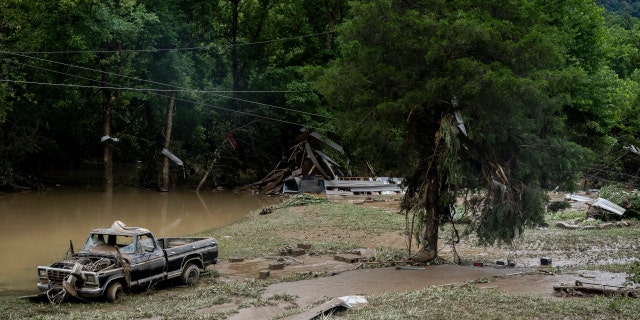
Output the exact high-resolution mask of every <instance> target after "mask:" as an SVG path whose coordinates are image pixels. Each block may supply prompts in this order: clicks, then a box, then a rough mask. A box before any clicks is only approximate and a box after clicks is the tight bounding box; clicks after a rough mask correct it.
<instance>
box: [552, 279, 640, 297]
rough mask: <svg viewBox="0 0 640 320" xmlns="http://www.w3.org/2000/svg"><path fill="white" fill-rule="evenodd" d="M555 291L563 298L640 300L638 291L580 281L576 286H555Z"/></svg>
mask: <svg viewBox="0 0 640 320" xmlns="http://www.w3.org/2000/svg"><path fill="white" fill-rule="evenodd" d="M553 291H554V293H555V294H556V295H559V296H562V297H591V296H597V295H603V296H624V297H629V298H638V296H639V295H638V291H637V289H629V288H625V287H619V286H612V285H605V284H598V283H586V282H581V281H579V280H578V281H576V283H575V285H567V284H562V285H559V286H553Z"/></svg>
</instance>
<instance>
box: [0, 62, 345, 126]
mask: <svg viewBox="0 0 640 320" xmlns="http://www.w3.org/2000/svg"><path fill="white" fill-rule="evenodd" d="M0 53H7V54H12V55H16V56H19V57H24V58H29V59H34V60H38V61H43V62H49V63H54V64H59V65H62V66H66V67H72V68H78V69H81V70H85V71H91V72H98V73H102V74H108V75H111V76H117V77H122V78H126V79H131V80H135V81H141V82H148V83H151V84H156V85H162V86H166V87H171V88H172V89H154V88H132V87H123V86H105V85H76V84H61V83H47V82H34V81H23V80H5V79H2V80H0V81H2V82H14V83H25V84H36V85H49V86H60V87H78V88H94V89H121V90H131V91H142V92H152V91H155V92H176V91H177V92H190V93H205V94H214V95H216V96H218V97H223V98H227V99H232V100H238V101H241V102H245V103H252V104H257V105H260V106H265V107H271V108H276V109H281V110H286V111H291V112H295V113H300V114H306V115H311V116H317V117H323V118H328V119H333V118H332V117H330V116H327V115H322V114H317V113H312V112H307V111H302V110H296V109H291V108H285V107H280V106H275V105H270V104H265V103H260V102H257V101H251V100H246V99H240V98H236V97H229V96H224V95H219V94H215V93H234V92H235V93H240V92H242V93H301V92H312V91H310V90H306V91H294V90H279V91H228V90H193V89H187V88H183V87H179V86H175V85H170V84H165V83H160V82H155V81H151V80H144V79H138V78H135V77H129V76H124V75H118V74H114V73H111V72H105V71H102V70H96V69H91V68H87V67H82V66H77V65H72V64H68V63H63V62H59V61H54V60H49V59H44V58H37V57H32V56H29V55H24V54H19V53H11V52H6V51H0ZM8 61H10V60H8ZM10 62H12V63H15V64H19V65H22V66H27V67H31V68H37V69H41V70H45V71H49V72H54V73H59V74H64V75H67V76H71V77H78V78H81V79H84V80H87V81H94V82H100V81H98V80H94V79H88V78H84V77H80V76H76V75H73V74H69V73H64V72H60V71H56V70H51V69H47V68H42V67H37V66H32V65H28V64H23V63H20V62H15V61H10Z"/></svg>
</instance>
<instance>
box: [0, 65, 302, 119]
mask: <svg viewBox="0 0 640 320" xmlns="http://www.w3.org/2000/svg"><path fill="white" fill-rule="evenodd" d="M17 64H19V65H23V66H27V67H33V68H36V69H41V70H45V71H50V72H54V73H58V74H63V75H67V76H71V77H77V78H80V79H84V80H89V81H96V82H99V81H97V80H93V79H89V78H85V77H80V76H77V75H73V74H68V73H65V72H60V71H55V70H49V69H46V68H42V67H36V66H30V65H25V64H23V63H19V62H17ZM0 82H9V83H23V84H36V85H50V86H61V87H74V88H91V89H117V90H132V91H142V92H147V93H150V94H154V95H158V96H164V97H167V96H166V95H163V94H161V93H163V92H171V91H175V90H155V89H146V88H128V87H123V86H115V85H111V86H98V85H77V84H64V83H48V82H35V81H22V80H8V79H0ZM175 99H176V100H177V101H182V102H186V103H192V104H194V105H202V106H205V107H211V108H214V109H219V110H224V111H229V112H234V113H239V114H244V115H248V116H252V117H256V118H260V119H265V120H270V121H276V122H281V123H287V124H293V125H296V126H301V127H304V125H302V124H300V123H297V122H292V121H287V120H282V119H276V118H272V117H268V116H262V115H258V114H255V113H251V112H246V111H241V110H234V109H229V108H225V107H219V106H214V105H211V104H206V103H200V102H196V101H191V100H187V99H182V98H175ZM292 111H296V110H292Z"/></svg>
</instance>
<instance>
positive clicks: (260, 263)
mask: <svg viewBox="0 0 640 320" xmlns="http://www.w3.org/2000/svg"><path fill="white" fill-rule="evenodd" d="M387 200H388V201H393V199H387ZM309 203H310V204H309ZM298 204H303V203H294V202H290V203H289V204H287V203H286V202H285V203H284V205H282V206H270V207H268V208H265V209H267V210H257V211H256V212H253V213H252V214H250V215H248V216H247V217H245V218H243V219H241V220H240V221H238V222H236V223H234V224H232V225H229V226H226V227H222V228H217V229H214V230H211V231H208V232H205V233H201V234H200V235H207V236H213V237H216V238H217V239H218V240H219V245H220V254H221V255H220V258H221V262H220V263H219V264H218V265H216V266H213V267H211V268H210V269H209V274H208V275H205V276H204V277H203V278H202V279H201V281H200V283H199V285H198V286H196V287H167V288H161V287H153V288H150V289H149V290H148V291H145V292H141V293H136V294H130V295H127V296H126V297H124V299H123V300H122V301H120V302H118V303H116V304H107V303H102V302H99V303H78V302H76V303H65V304H62V305H51V304H48V303H33V302H29V301H28V300H24V299H19V297H17V296H15V295H9V296H7V295H5V296H2V297H0V317H1V318H3V319H26V318H34V319H59V318H79V319H85V318H92V319H123V318H130V319H154V320H155V319H256V316H258V317H257V318H259V319H275V318H287V317H295V315H297V314H300V313H302V312H305V311H308V310H310V309H311V308H313V307H315V306H318V305H320V304H322V303H323V302H326V301H328V300H330V299H332V298H336V297H337V295H340V296H341V295H345V294H349V295H363V296H365V297H366V299H367V301H368V304H367V306H366V307H364V308H362V309H359V310H357V311H356V310H353V311H348V312H346V313H342V314H341V316H340V317H341V318H345V319H384V318H388V319H391V318H395V319H397V318H412V317H413V318H451V317H456V318H460V319H476V318H518V319H528V318H541V317H544V318H550V319H560V318H562V319H564V318H569V319H578V318H618V319H625V318H628V319H632V318H635V317H636V316H637V314H638V313H640V302H638V299H631V298H625V297H622V296H613V297H605V296H595V297H591V298H575V297H562V298H561V297H557V296H555V295H554V292H553V286H554V285H560V284H561V283H563V282H567V281H574V282H575V279H582V281H583V282H600V281H603V282H604V281H616V282H615V283H616V284H619V285H623V284H624V281H625V279H626V272H627V271H629V270H630V269H631V267H632V265H633V262H634V261H636V260H635V259H636V258H637V255H638V253H637V252H638V251H637V250H638V246H639V244H640V232H639V231H640V227H639V226H638V224H637V223H632V224H631V225H629V226H626V227H616V228H612V229H594V230H565V229H561V228H558V227H556V226H555V224H556V222H558V221H566V220H572V219H577V218H579V217H580V216H581V215H582V216H583V215H584V213H580V212H567V213H563V214H559V215H549V216H548V222H549V225H550V227H549V228H546V229H535V230H527V232H526V233H525V235H524V237H523V238H522V239H520V240H519V241H518V242H517V243H516V244H515V245H514V246H511V247H508V248H498V247H492V248H484V247H477V246H475V245H474V242H473V238H464V239H463V241H462V243H460V244H459V245H458V246H456V251H457V252H458V254H460V256H461V258H462V265H461V266H456V265H453V264H447V263H446V262H447V261H451V260H452V259H451V258H452V256H453V252H452V249H451V247H450V246H449V245H446V242H447V238H448V235H449V232H448V231H447V228H445V229H443V230H442V231H441V243H442V245H441V251H440V255H441V257H442V258H443V263H444V264H440V265H434V266H420V267H419V269H417V268H416V269H415V270H414V269H396V268H395V266H392V265H391V261H398V260H404V259H406V256H407V250H406V245H405V238H404V234H403V230H404V225H405V222H404V217H403V216H402V215H400V214H398V212H397V209H395V208H394V206H393V205H389V204H393V203H387V202H385V203H384V204H385V205H382V204H383V203H375V202H371V203H367V204H366V206H365V204H364V203H362V204H360V203H328V202H325V201H323V200H317V201H315V200H312V201H304V204H308V205H304V206H298ZM261 213H262V214H261ZM299 243H303V244H307V245H309V246H310V249H308V251H307V252H306V253H305V254H304V255H301V256H296V257H292V258H293V259H295V260H298V261H299V262H302V263H295V264H293V263H292V264H285V265H284V267H283V268H282V269H279V270H271V272H270V275H269V277H267V278H266V279H258V278H259V271H260V270H265V269H269V265H270V264H273V263H274V262H275V260H274V256H275V255H277V254H279V249H280V248H282V247H284V246H287V245H289V246H296V245H297V244H299ZM354 252H360V253H361V254H363V255H364V256H365V257H367V259H371V260H374V261H373V262H386V263H384V264H381V265H384V266H386V267H385V268H373V267H374V266H376V264H373V263H372V264H362V263H361V262H353V263H352V262H351V261H338V260H336V258H335V257H336V256H337V255H339V254H347V253H351V254H353V253H354ZM543 256H544V257H549V258H553V264H552V265H551V266H546V267H544V268H541V266H540V257H543ZM507 259H510V260H512V261H515V266H514V267H513V268H508V267H504V266H499V265H497V264H496V262H498V261H507ZM239 260H242V261H239ZM231 261H239V262H231ZM474 262H482V263H483V265H484V266H483V267H474V266H473V264H474ZM249 266H251V267H249ZM232 271H233V272H232ZM385 281H390V282H385Z"/></svg>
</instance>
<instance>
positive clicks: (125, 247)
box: [82, 233, 135, 253]
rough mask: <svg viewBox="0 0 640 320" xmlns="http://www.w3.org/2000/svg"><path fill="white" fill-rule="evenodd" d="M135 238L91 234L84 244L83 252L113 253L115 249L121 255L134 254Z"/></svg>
mask: <svg viewBox="0 0 640 320" xmlns="http://www.w3.org/2000/svg"><path fill="white" fill-rule="evenodd" d="M134 240H135V237H133V236H128V235H113V234H99V233H92V234H90V235H89V238H88V239H87V242H85V244H84V247H83V248H82V249H83V250H89V251H113V250H114V248H115V247H117V248H118V249H119V250H120V252H121V253H134V252H135V241H134Z"/></svg>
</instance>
